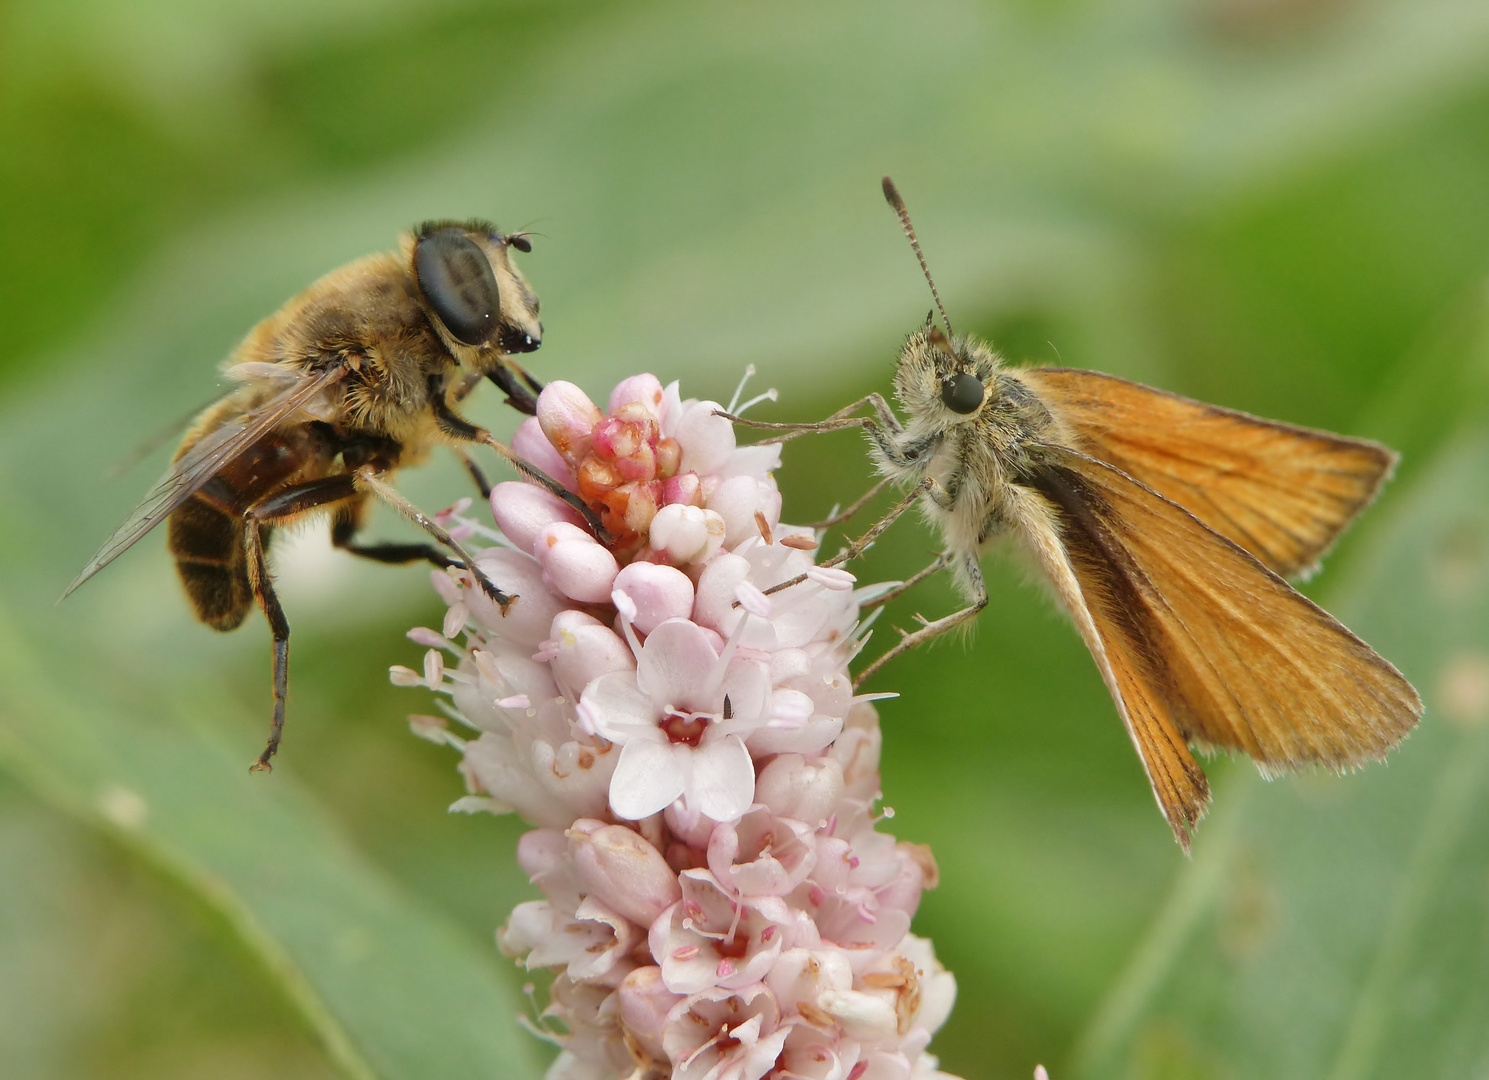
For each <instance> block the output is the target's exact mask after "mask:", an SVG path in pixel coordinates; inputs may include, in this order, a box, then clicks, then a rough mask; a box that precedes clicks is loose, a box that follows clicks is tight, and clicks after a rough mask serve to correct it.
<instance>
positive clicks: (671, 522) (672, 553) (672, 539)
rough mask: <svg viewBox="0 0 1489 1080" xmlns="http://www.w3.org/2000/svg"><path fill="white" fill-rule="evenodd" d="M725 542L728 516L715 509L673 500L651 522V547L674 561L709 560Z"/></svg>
mask: <svg viewBox="0 0 1489 1080" xmlns="http://www.w3.org/2000/svg"><path fill="white" fill-rule="evenodd" d="M723 542H724V519H723V518H721V517H719V515H718V514H716V513H714V512H713V511H712V510H700V509H699V508H698V507H696V506H683V505H681V504H679V503H672V504H671V505H668V506H664V507H662V508H661V509H660V510H658V511H657V513H656V516H655V517H654V518H652V521H651V546H652V547H653V548H655V549H656V550H657V551H665V552H666V553H667V556H668V558H670V559H671V560H672V561H673V562H674V563H690V562H707V561H708V559H709V557H710V556H711V555H713V553H714V552H716V551H718V550H719V546H720V545H721V544H723Z"/></svg>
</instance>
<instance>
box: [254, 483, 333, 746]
mask: <svg viewBox="0 0 1489 1080" xmlns="http://www.w3.org/2000/svg"><path fill="white" fill-rule="evenodd" d="M355 494H356V489H355V488H354V487H353V486H352V483H351V477H349V476H328V477H323V478H321V479H319V480H310V481H307V482H306V483H303V484H295V485H293V486H291V487H287V488H284V489H283V490H281V491H276V492H275V493H274V494H273V495H270V496H268V497H266V498H263V499H260V500H259V501H258V502H256V503H254V504H253V505H252V506H250V507H249V508H248V509H247V510H245V511H244V512H243V547H244V550H245V552H246V554H247V556H248V559H247V562H248V583H249V584H250V585H251V586H252V587H253V595H254V597H255V599H257V600H258V603H259V607H260V608H262V609H263V612H264V618H266V619H267V620H268V621H269V632H270V633H271V634H272V635H273V638H274V712H273V718H272V720H271V721H270V726H269V742H268V744H267V745H266V746H265V747H264V752H263V753H262V754H260V755H259V757H258V760H257V761H255V762H254V763H253V764H252V765H251V766H250V769H251V770H252V771H253V772H268V771H270V769H272V768H273V766H271V765H270V764H269V759H270V758H272V757H273V756H274V755H275V753H276V752H277V751H278V750H279V740H280V737H281V736H282V735H283V734H284V702H285V698H286V697H287V696H288V694H289V677H290V676H289V668H290V624H289V620H288V619H286V618H285V617H284V608H282V607H281V606H280V604H279V596H278V594H276V593H275V591H274V582H273V580H272V579H271V578H270V576H269V567H268V564H267V563H266V561H265V559H264V539H265V538H264V533H263V530H264V528H266V527H267V526H270V525H273V524H275V523H276V522H281V521H286V520H288V519H290V518H292V517H296V516H298V515H300V514H303V513H305V512H306V511H308V510H314V509H317V508H318V507H322V506H327V505H329V504H330V503H335V502H340V501H342V500H343V499H347V498H350V497H351V496H353V495H355Z"/></svg>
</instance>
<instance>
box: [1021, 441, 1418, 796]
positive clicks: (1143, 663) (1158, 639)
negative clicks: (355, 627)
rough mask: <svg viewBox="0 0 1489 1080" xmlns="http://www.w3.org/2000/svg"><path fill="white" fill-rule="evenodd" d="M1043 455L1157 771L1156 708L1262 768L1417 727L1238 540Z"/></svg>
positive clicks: (1137, 728)
mask: <svg viewBox="0 0 1489 1080" xmlns="http://www.w3.org/2000/svg"><path fill="white" fill-rule="evenodd" d="M1039 457H1040V462H1041V464H1040V466H1039V467H1038V468H1037V469H1036V470H1035V471H1034V472H1033V473H1032V474H1031V475H1030V476H1029V477H1027V478H1026V479H1027V481H1028V483H1029V484H1030V486H1032V487H1033V488H1035V490H1037V491H1039V492H1040V493H1041V494H1042V495H1044V496H1045V498H1047V499H1048V500H1049V501H1050V503H1051V504H1053V507H1054V509H1055V514H1056V519H1057V522H1058V529H1059V533H1060V539H1061V541H1062V543H1063V544H1064V546H1065V548H1066V550H1067V551H1068V552H1069V563H1070V567H1071V570H1072V572H1073V574H1074V577H1075V579H1076V581H1077V583H1078V584H1079V588H1080V592H1081V596H1082V598H1083V602H1084V603H1085V605H1086V607H1087V608H1088V609H1089V611H1090V613H1091V617H1092V620H1093V621H1094V623H1095V627H1096V632H1097V634H1098V635H1099V637H1100V639H1101V641H1102V643H1103V645H1104V648H1105V651H1106V658H1107V662H1108V663H1109V665H1110V667H1111V669H1112V671H1113V673H1114V679H1115V682H1116V683H1117V686H1118V692H1119V693H1120V695H1121V696H1122V698H1123V700H1124V702H1125V703H1126V706H1127V711H1128V712H1129V713H1132V714H1133V719H1132V721H1131V725H1132V728H1133V731H1134V738H1136V739H1138V740H1140V741H1141V742H1143V743H1146V744H1147V745H1145V746H1140V749H1141V750H1142V751H1143V758H1144V762H1145V764H1149V769H1150V774H1151V772H1152V765H1151V764H1150V761H1151V760H1152V759H1153V758H1155V757H1161V756H1162V755H1163V754H1166V753H1167V751H1166V750H1164V749H1163V748H1162V747H1158V748H1157V749H1156V750H1155V749H1154V747H1153V744H1154V743H1155V741H1157V740H1155V739H1154V738H1153V736H1152V735H1151V734H1150V733H1146V732H1145V731H1144V729H1143V726H1142V724H1141V723H1140V722H1139V714H1143V713H1146V712H1149V711H1154V710H1153V706H1152V702H1155V701H1156V702H1157V703H1159V704H1158V708H1157V711H1158V712H1159V713H1160V714H1166V715H1164V716H1163V719H1165V720H1167V726H1168V727H1171V728H1172V729H1173V730H1175V731H1177V732H1178V733H1179V734H1180V735H1182V736H1183V737H1184V738H1185V739H1187V740H1189V741H1191V742H1194V743H1197V744H1200V745H1202V746H1208V747H1219V748H1224V749H1227V750H1241V751H1244V752H1245V753H1247V754H1249V755H1250V756H1251V757H1252V758H1254V759H1255V760H1256V762H1257V763H1258V765H1259V766H1261V767H1262V769H1263V770H1264V771H1279V770H1283V769H1287V768H1293V767H1297V766H1301V765H1308V764H1321V765H1326V766H1329V767H1331V768H1334V769H1345V768H1349V767H1351V766H1354V765H1359V764H1363V763H1364V762H1366V761H1370V760H1375V759H1379V758H1381V757H1383V756H1384V755H1385V753H1386V752H1387V751H1388V750H1390V749H1391V748H1392V747H1393V746H1395V745H1396V744H1397V743H1398V742H1399V741H1400V740H1401V739H1402V737H1404V736H1405V735H1406V734H1407V732H1409V731H1410V730H1411V728H1412V727H1413V726H1414V725H1415V724H1416V721H1417V719H1418V717H1419V716H1420V715H1421V711H1422V706H1421V701H1420V699H1419V698H1418V697H1417V694H1416V692H1415V691H1414V690H1413V689H1412V687H1411V685H1410V684H1409V683H1407V681H1406V680H1405V679H1404V678H1402V676H1401V674H1400V673H1399V672H1398V671H1397V670H1396V669H1395V668H1394V667H1392V666H1391V665H1390V664H1389V663H1387V662H1386V661H1385V660H1384V659H1382V658H1381V657H1380V656H1379V655H1378V654H1377V653H1376V652H1375V651H1374V650H1373V649H1371V648H1370V647H1369V646H1368V645H1366V644H1365V643H1364V642H1363V641H1361V640H1360V639H1359V638H1357V637H1355V636H1354V635H1353V634H1351V633H1350V632H1349V631H1348V630H1347V629H1345V628H1344V627H1343V626H1342V625H1340V624H1339V622H1338V621H1336V620H1335V619H1334V618H1333V617H1332V616H1330V615H1329V614H1328V613H1327V612H1325V611H1323V610H1322V609H1321V608H1319V607H1318V606H1317V605H1315V604H1314V603H1312V602H1311V601H1310V600H1308V599H1307V598H1306V597H1304V596H1303V595H1302V594H1300V593H1299V592H1297V591H1296V590H1295V589H1293V588H1292V587H1291V586H1290V585H1288V584H1287V582H1285V581H1283V580H1282V578H1280V577H1279V576H1277V575H1276V574H1275V573H1273V572H1271V571H1270V570H1268V569H1267V568H1266V567H1264V566H1262V565H1261V564H1260V563H1259V562H1258V561H1257V560H1256V559H1255V558H1253V557H1252V556H1251V555H1249V554H1248V553H1247V552H1245V551H1244V550H1242V549H1241V548H1240V547H1238V546H1237V545H1236V544H1233V543H1231V542H1230V541H1229V540H1227V539H1226V538H1225V537H1222V536H1220V535H1218V534H1217V533H1215V532H1214V531H1213V530H1211V529H1209V528H1208V527H1206V526H1205V525H1204V524H1203V523H1202V522H1200V521H1199V520H1197V519H1196V518H1195V517H1194V515H1192V514H1190V513H1189V512H1188V511H1187V510H1185V509H1184V508H1183V507H1181V506H1178V505H1177V504H1175V503H1173V502H1171V501H1169V500H1168V499H1165V498H1164V497H1162V496H1161V495H1159V494H1158V493H1156V492H1154V491H1152V490H1151V489H1149V488H1147V487H1145V486H1144V485H1142V484H1140V483H1138V482H1137V481H1135V480H1134V479H1132V478H1131V477H1130V476H1127V475H1126V474H1125V473H1123V472H1122V471H1120V470H1118V469H1116V468H1113V467H1112V466H1111V465H1108V464H1105V463H1103V462H1099V461H1096V460H1093V459H1091V458H1089V457H1086V456H1084V455H1082V454H1079V453H1076V452H1074V451H1071V450H1069V449H1067V448H1064V447H1057V446H1044V447H1041V448H1040V449H1039ZM1163 727H1164V725H1162V724H1160V725H1159V728H1158V731H1159V734H1160V735H1161V734H1162V733H1163ZM1154 783H1155V790H1157V789H1158V786H1159V782H1158V779H1157V778H1156V777H1155V779H1154ZM1162 799H1163V796H1162V792H1161V791H1160V801H1162ZM1165 810H1166V811H1170V814H1169V816H1170V820H1171V821H1172V820H1173V818H1174V814H1173V813H1172V810H1171V808H1170V807H1168V806H1165Z"/></svg>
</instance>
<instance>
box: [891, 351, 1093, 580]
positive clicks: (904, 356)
mask: <svg viewBox="0 0 1489 1080" xmlns="http://www.w3.org/2000/svg"><path fill="white" fill-rule="evenodd" d="M944 342H945V339H940V341H939V342H938V341H936V340H933V338H932V336H931V334H930V333H929V330H928V328H927V329H922V330H920V331H917V332H916V333H915V334H912V335H911V336H910V338H909V339H908V340H907V341H906V343H905V347H904V349H903V351H902V352H901V354H900V360H899V367H898V369H897V370H896V372H895V377H894V395H895V399H896V400H897V401H898V402H899V404H900V407H901V408H902V409H903V410H904V412H905V414H906V420H905V424H904V429H903V430H902V431H898V432H893V433H891V434H890V436H889V439H888V440H887V441H883V442H881V441H879V440H876V439H874V438H870V440H869V445H870V450H871V453H872V454H873V457H874V460H875V462H876V464H877V465H878V467H879V471H880V472H881V473H882V474H883V475H885V476H889V477H892V478H893V479H894V480H896V481H897V482H900V483H904V484H910V483H914V482H917V481H920V480H922V479H924V478H925V477H927V476H929V477H931V478H933V479H934V480H935V481H936V484H937V485H938V488H937V489H936V490H935V491H934V492H933V493H932V494H931V495H930V496H929V497H927V498H925V499H922V500H921V503H920V507H921V512H922V513H923V514H924V516H925V517H926V519H927V521H929V522H930V523H931V524H932V525H934V526H935V527H936V528H938V529H940V530H941V532H942V534H943V535H944V536H945V537H946V540H947V547H948V548H949V549H950V550H951V551H954V552H957V553H965V554H968V555H972V556H974V557H975V553H976V552H977V551H978V549H980V548H981V547H982V546H983V545H985V544H986V543H987V542H988V541H990V540H992V539H994V538H995V537H997V536H999V535H1000V534H1002V533H1004V532H1006V531H1008V530H1009V528H1010V527H1012V526H1014V525H1016V523H1017V522H1018V521H1019V520H1020V519H1019V516H1018V514H1017V512H1016V511H1015V508H1014V507H1013V506H1012V505H1010V500H1014V499H1018V498H1019V495H1018V493H1017V492H1015V491H1014V490H1013V489H1012V488H1011V487H1010V485H1011V484H1020V483H1023V484H1025V485H1027V483H1028V477H1029V476H1030V475H1031V474H1032V473H1033V472H1034V470H1035V469H1036V468H1037V467H1038V464H1039V462H1038V458H1039V451H1038V447H1039V445H1040V444H1043V443H1067V442H1068V441H1069V440H1070V438H1071V436H1070V433H1069V432H1068V431H1067V430H1066V425H1064V424H1063V423H1061V422H1060V420H1059V419H1058V418H1057V417H1056V416H1055V415H1054V414H1053V413H1051V412H1050V410H1049V408H1048V407H1047V406H1046V405H1045V403H1044V402H1043V401H1042V400H1040V398H1039V396H1038V395H1037V394H1035V393H1034V392H1033V391H1032V390H1031V389H1030V388H1029V386H1028V385H1027V384H1026V383H1025V382H1024V381H1023V380H1022V379H1021V378H1020V377H1019V375H1018V373H1017V372H1016V371H1011V370H1009V369H1007V368H1005V367H1003V363H1002V360H1001V358H1000V357H999V356H998V355H997V353H995V352H994V351H993V350H992V349H991V348H990V347H989V346H988V345H987V344H985V343H984V342H982V341H979V340H978V339H976V338H973V337H958V338H956V339H954V340H952V341H951V342H950V347H951V352H950V353H949V352H947V350H946V346H945V344H944ZM953 353H954V354H955V355H954V356H953V355H952V354H953ZM962 374H969V375H971V376H973V377H975V378H976V379H977V381H978V382H979V383H981V385H982V400H981V402H980V404H978V405H977V407H976V408H975V409H974V410H973V411H972V412H970V413H961V412H958V411H956V410H955V409H953V408H951V407H950V406H949V405H947V404H946V402H945V400H944V394H943V389H944V388H945V387H946V386H947V384H948V383H949V382H950V381H951V380H952V379H954V378H955V377H956V376H958V375H962ZM953 572H954V574H955V576H956V577H957V578H958V581H959V583H961V584H962V585H963V587H964V590H963V591H967V590H966V588H965V586H966V581H965V578H964V575H963V574H961V573H957V572H956V567H953Z"/></svg>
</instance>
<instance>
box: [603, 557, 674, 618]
mask: <svg viewBox="0 0 1489 1080" xmlns="http://www.w3.org/2000/svg"><path fill="white" fill-rule="evenodd" d="M614 593H619V594H624V596H625V598H626V599H628V600H629V601H630V605H631V608H632V609H634V610H633V611H632V612H631V613H630V614H629V618H630V620H631V622H632V623H633V624H634V625H635V627H636V629H637V630H639V631H641V633H643V634H649V633H651V632H652V630H654V629H655V628H656V627H657V625H658V624H660V623H661V622H662V621H663V620H665V619H685V618H687V617H688V616H689V615H690V614H692V611H693V582H692V580H691V579H689V577H688V575H687V574H684V573H683V572H682V571H681V570H679V569H677V568H676V567H675V566H663V565H662V564H660V563H647V562H633V563H631V564H630V565H629V566H626V567H623V568H622V569H621V572H620V573H619V574H617V575H615V587H614ZM615 606H616V607H617V608H620V607H621V602H620V600H617V601H616V605H615ZM622 610H624V609H622Z"/></svg>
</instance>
